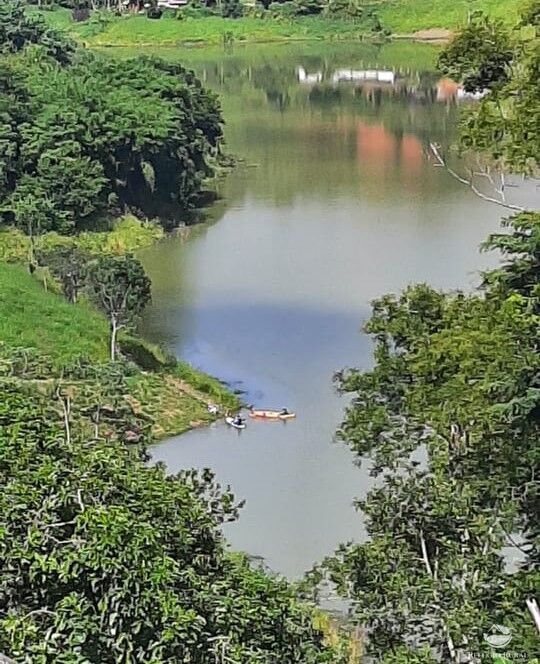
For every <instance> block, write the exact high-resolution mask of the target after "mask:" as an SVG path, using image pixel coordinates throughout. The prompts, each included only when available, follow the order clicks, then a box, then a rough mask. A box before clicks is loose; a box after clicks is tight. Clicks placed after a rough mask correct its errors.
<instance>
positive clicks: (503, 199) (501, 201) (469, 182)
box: [429, 143, 526, 212]
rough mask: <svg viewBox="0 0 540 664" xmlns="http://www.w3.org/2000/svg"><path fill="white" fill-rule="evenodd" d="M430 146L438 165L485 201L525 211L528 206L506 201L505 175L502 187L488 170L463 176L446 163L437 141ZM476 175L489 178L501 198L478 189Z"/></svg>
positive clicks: (502, 177)
mask: <svg viewBox="0 0 540 664" xmlns="http://www.w3.org/2000/svg"><path fill="white" fill-rule="evenodd" d="M429 147H430V149H431V152H432V154H433V156H434V157H435V159H436V161H437V165H438V166H442V167H443V168H445V169H446V171H447V172H448V173H449V174H450V175H451V176H452V177H453V178H454V179H455V180H457V181H458V182H461V184H464V185H466V186H467V187H469V188H470V189H471V191H472V192H473V193H474V194H476V196H478V197H479V198H481V199H482V200H484V201H487V202H488V203H494V204H495V205H500V206H501V207H504V208H506V209H507V210H515V211H516V212H524V211H525V209H526V208H524V207H522V206H521V205H513V204H512V203H507V202H506V197H505V194H504V189H505V182H504V176H501V185H500V187H497V186H496V185H495V182H494V180H493V177H492V175H491V173H488V172H485V171H483V172H481V173H475V172H474V171H471V172H470V177H469V179H467V178H466V177H463V176H462V175H460V174H459V173H458V172H457V171H455V170H454V169H453V168H451V167H450V166H448V164H447V163H446V161H445V159H444V157H443V156H442V155H441V152H440V150H439V148H438V147H437V145H436V144H435V143H430V144H429ZM475 175H480V176H481V177H485V178H487V179H488V180H489V182H490V184H491V185H492V186H493V188H494V189H495V191H496V192H497V194H499V196H500V198H494V197H493V196H488V195H487V194H484V193H483V192H481V191H480V189H478V187H477V186H476V185H475V184H474V176H475Z"/></svg>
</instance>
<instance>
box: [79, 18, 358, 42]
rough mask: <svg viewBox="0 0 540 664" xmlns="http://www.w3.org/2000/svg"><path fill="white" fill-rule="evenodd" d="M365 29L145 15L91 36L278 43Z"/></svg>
mask: <svg viewBox="0 0 540 664" xmlns="http://www.w3.org/2000/svg"><path fill="white" fill-rule="evenodd" d="M364 32H365V30H364V29H363V28H362V25H360V24H356V23H354V22H351V21H342V20H329V19H323V18H319V17H311V18H308V17H306V18H305V19H297V20H280V21H277V20H272V19H257V18H242V19H236V20H235V19H224V18H220V17H218V16H209V17H205V18H188V19H185V20H183V21H177V20H175V19H172V18H162V19H161V20H160V21H152V20H149V19H147V18H146V17H144V16H134V17H132V18H128V19H120V20H118V21H115V22H113V23H111V24H109V25H108V27H107V29H106V30H104V31H103V32H101V33H99V34H97V35H95V36H94V37H91V38H90V39H89V40H88V43H89V44H92V45H95V46H109V45H112V46H130V45H133V44H139V45H146V46H152V45H155V44H160V45H163V46H167V45H169V46H170V45H181V44H190V43H192V44H197V43H205V44H223V43H225V42H226V41H227V40H228V41H231V40H232V41H233V42H247V41H249V42H259V43H262V42H276V41H295V40H322V39H333V40H346V39H359V38H361V37H362V35H363V33H364Z"/></svg>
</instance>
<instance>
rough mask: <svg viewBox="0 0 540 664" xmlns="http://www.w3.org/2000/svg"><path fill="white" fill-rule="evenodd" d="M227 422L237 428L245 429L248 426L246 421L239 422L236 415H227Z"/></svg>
mask: <svg viewBox="0 0 540 664" xmlns="http://www.w3.org/2000/svg"><path fill="white" fill-rule="evenodd" d="M225 422H227V424H228V425H229V426H230V427H234V428H235V429H245V428H246V425H245V423H244V422H242V423H240V422H237V421H236V419H235V418H234V417H226V418H225Z"/></svg>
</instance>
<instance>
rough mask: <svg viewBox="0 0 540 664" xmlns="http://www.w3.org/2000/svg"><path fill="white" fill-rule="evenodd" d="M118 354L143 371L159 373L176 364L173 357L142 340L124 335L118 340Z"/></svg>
mask: <svg viewBox="0 0 540 664" xmlns="http://www.w3.org/2000/svg"><path fill="white" fill-rule="evenodd" d="M118 345H119V347H120V352H121V353H122V355H124V357H127V358H128V359H129V360H131V361H132V362H134V363H135V364H136V365H137V366H139V367H140V368H141V369H143V370H144V371H161V370H162V369H165V368H168V367H172V366H174V365H175V364H176V360H175V359H174V357H172V356H170V355H167V353H165V352H164V351H162V350H161V348H159V347H157V346H153V345H152V344H149V343H148V342H146V341H144V340H143V339H137V338H135V337H131V336H128V335H125V336H123V337H121V338H120V340H119V344H118Z"/></svg>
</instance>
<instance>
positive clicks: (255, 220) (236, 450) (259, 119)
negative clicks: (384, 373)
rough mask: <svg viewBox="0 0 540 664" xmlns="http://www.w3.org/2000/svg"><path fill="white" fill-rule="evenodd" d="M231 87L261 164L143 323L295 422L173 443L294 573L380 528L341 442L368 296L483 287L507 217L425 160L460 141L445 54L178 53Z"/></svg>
mask: <svg viewBox="0 0 540 664" xmlns="http://www.w3.org/2000/svg"><path fill="white" fill-rule="evenodd" d="M168 55H169V56H170V57H171V58H179V59H181V60H183V61H184V62H187V64H189V65H190V66H191V67H193V68H194V69H195V70H196V71H197V73H198V74H199V75H200V76H201V77H202V78H203V79H204V80H205V81H206V84H207V85H209V86H210V87H212V88H213V89H214V90H216V91H217V92H219V93H220V95H221V96H222V100H223V112H224V116H225V119H226V122H227V129H226V136H227V142H228V147H229V149H230V150H231V151H232V152H234V153H235V154H237V155H239V156H241V157H243V158H244V160H245V162H244V163H243V164H242V165H241V166H240V167H239V168H237V169H236V170H235V171H234V172H233V173H232V174H231V175H230V176H229V177H228V178H227V180H226V181H225V182H224V183H223V185H222V186H221V194H222V200H220V201H219V202H218V203H217V204H215V205H214V206H213V207H212V208H211V209H210V211H209V213H208V217H209V220H208V224H206V225H204V226H199V227H198V228H196V229H195V230H193V231H191V232H190V234H189V236H188V237H187V238H186V237H183V238H182V237H176V238H169V239H167V240H165V241H164V242H162V243H161V244H160V245H158V246H156V247H153V248H152V249H151V250H149V251H147V252H146V253H145V254H144V256H143V259H144V262H145V265H146V267H147V269H148V271H149V273H150V276H151V278H152V281H153V284H154V303H153V306H152V307H151V308H150V309H149V310H148V312H147V315H146V319H145V321H144V327H145V332H146V333H147V334H148V335H149V336H150V337H151V338H153V339H154V340H156V341H159V342H161V343H165V344H167V345H168V346H169V347H170V348H171V349H173V350H174V352H175V353H176V354H177V355H178V356H182V357H184V358H186V359H188V360H189V361H191V362H192V363H193V364H194V365H196V366H197V367H200V368H202V369H204V370H205V371H207V372H209V373H211V374H214V375H216V376H218V377H220V378H222V379H224V380H226V381H228V382H230V383H231V384H232V385H234V386H235V387H237V388H240V389H242V390H245V391H246V392H247V397H246V400H248V401H251V402H253V403H255V404H256V405H259V406H266V407H281V406H284V405H287V406H288V407H289V408H292V409H294V410H295V411H296V412H297V413H298V419H297V420H296V421H293V422H288V423H286V424H283V423H265V422H249V423H248V425H249V426H248V428H247V429H246V430H245V431H243V432H240V433H239V432H237V431H233V430H230V429H228V428H227V427H226V426H224V425H222V424H217V425H215V426H213V427H210V428H209V429H204V430H197V431H193V432H191V433H188V434H186V435H183V436H181V437H178V438H173V439H171V440H168V441H165V442H163V443H161V444H160V445H158V446H156V447H155V448H154V450H153V454H154V458H156V459H159V460H163V461H164V462H166V464H167V465H168V467H169V468H170V470H171V471H176V470H178V469H180V468H183V467H190V466H197V467H203V466H209V467H211V468H213V469H214V470H215V472H216V473H217V476H218V478H219V480H220V481H221V482H222V483H223V484H230V485H231V486H232V487H233V489H234V491H235V492H236V494H237V496H239V497H242V498H245V499H246V501H247V502H246V507H245V508H244V510H243V512H242V516H241V518H240V520H239V521H238V523H236V524H232V525H230V526H228V527H227V535H228V537H229V539H230V541H231V543H232V545H233V546H234V547H235V548H237V549H243V550H246V551H248V552H249V553H251V554H255V555H260V556H263V557H264V558H265V559H266V562H267V563H268V565H269V566H270V567H271V568H273V569H275V570H277V571H279V572H282V573H284V574H286V575H287V576H289V577H296V576H298V575H300V574H301V573H302V572H303V571H305V570H306V569H308V568H309V567H310V566H311V565H312V564H313V563H314V562H315V561H318V560H320V559H321V558H322V557H324V556H325V555H327V554H329V553H331V552H332V551H333V549H334V548H335V547H336V545H337V544H338V543H339V542H342V541H347V540H350V539H359V538H362V536H363V528H362V520H361V517H360V515H358V514H357V513H356V512H355V511H354V509H353V499H354V497H357V496H362V495H363V494H365V492H366V489H367V488H368V487H369V486H370V482H371V480H370V478H369V476H368V473H367V471H366V470H365V468H363V467H362V468H359V467H357V466H355V465H354V463H353V459H352V456H351V454H350V453H349V451H348V450H347V449H346V448H345V447H344V446H343V445H342V444H340V443H335V442H333V436H334V432H335V430H336V428H337V426H338V424H339V422H340V418H341V415H342V412H343V408H344V406H345V403H346V402H345V401H344V400H343V399H341V398H339V397H338V396H337V395H336V393H335V391H334V388H333V385H332V375H333V372H334V371H335V370H337V369H339V368H341V367H344V366H351V365H354V366H359V367H364V368H367V367H369V366H370V364H371V361H372V359H371V344H370V340H369V339H368V337H366V336H365V335H364V334H362V332H361V327H362V324H363V323H364V322H365V320H366V319H367V317H368V316H369V310H370V307H369V303H370V301H371V300H372V299H373V298H375V297H377V296H379V295H381V294H383V293H385V292H388V291H397V290H399V289H402V288H403V287H405V286H406V285H407V284H409V283H412V282H417V281H426V282H429V283H430V284H433V285H434V286H437V287H444V288H457V287H461V288H468V287H470V286H471V285H472V284H473V283H475V282H476V279H477V278H476V272H477V271H478V270H479V269H480V268H483V267H485V266H486V265H487V261H488V260H490V259H489V257H487V256H480V255H479V254H478V252H477V249H476V247H477V245H478V244H479V242H480V241H481V240H482V239H483V238H484V237H485V236H486V234H487V233H488V232H489V231H490V230H493V229H494V228H495V227H496V224H497V221H498V219H499V217H500V213H499V211H498V209H497V208H494V207H491V206H489V205H488V204H486V203H483V202H481V201H480V200H479V199H477V198H476V197H475V196H474V195H472V194H471V193H469V191H468V190H467V189H466V188H465V187H463V186H462V185H460V184H458V183H457V182H455V181H454V180H452V178H451V177H450V176H448V175H447V174H446V173H445V172H444V171H443V170H442V169H437V168H435V167H434V166H433V165H432V164H431V163H430V162H429V160H428V159H427V157H426V145H428V144H429V141H436V142H438V143H440V144H442V145H445V144H447V143H448V142H449V141H451V140H452V138H453V136H454V130H455V129H454V128H455V121H456V114H457V111H456V105H455V103H454V102H453V101H452V100H451V95H452V90H451V89H448V86H447V85H446V84H445V83H444V82H442V83H441V82H439V81H438V78H439V77H438V76H437V75H436V74H435V73H434V61H435V57H436V53H435V52H434V51H433V50H432V48H431V47H427V46H413V45H410V44H403V45H392V46H389V47H385V48H382V49H376V48H374V47H366V46H363V45H340V46H328V45H323V44H317V45H300V46H295V47H287V46H281V47H275V46H274V47H257V48H249V49H248V48H239V49H236V50H234V51H233V52H228V53H226V52H220V51H216V52H211V51H200V50H197V51H188V52H187V53H186V52H185V51H183V52H181V53H179V52H176V53H175V52H172V51H171V52H169V53H168Z"/></svg>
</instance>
